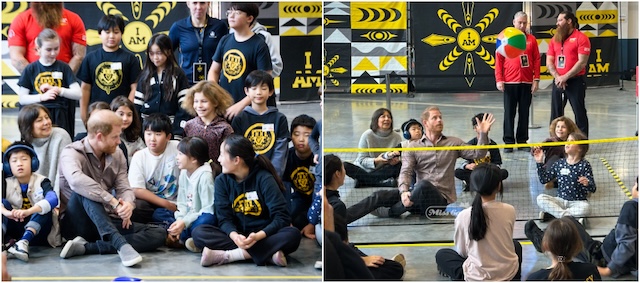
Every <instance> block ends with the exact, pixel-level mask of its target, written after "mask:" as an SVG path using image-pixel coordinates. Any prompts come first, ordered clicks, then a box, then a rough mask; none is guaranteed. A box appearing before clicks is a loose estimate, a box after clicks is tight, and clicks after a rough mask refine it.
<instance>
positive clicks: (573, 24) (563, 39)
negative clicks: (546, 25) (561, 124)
mask: <svg viewBox="0 0 640 283" xmlns="http://www.w3.org/2000/svg"><path fill="white" fill-rule="evenodd" d="M556 25H557V26H558V28H557V29H556V34H555V35H554V36H553V39H552V40H551V42H549V50H548V51H547V68H548V69H549V73H550V74H551V75H552V76H553V81H554V85H553V91H552V92H551V120H552V121H553V119H555V118H557V117H560V116H564V107H565V105H567V100H569V103H571V108H573V113H575V121H576V124H577V125H578V128H579V129H580V130H581V131H582V132H583V133H584V134H585V135H587V136H588V135H589V119H588V118H587V108H586V107H585V103H584V97H585V92H586V89H587V83H586V80H585V79H586V76H585V75H586V69H585V67H586V66H587V61H588V60H589V53H591V42H589V38H588V37H587V36H586V35H584V34H583V33H582V32H580V31H579V30H578V19H577V18H576V16H575V15H574V14H573V13H571V12H568V11H563V12H560V15H558V19H557V22H556Z"/></svg>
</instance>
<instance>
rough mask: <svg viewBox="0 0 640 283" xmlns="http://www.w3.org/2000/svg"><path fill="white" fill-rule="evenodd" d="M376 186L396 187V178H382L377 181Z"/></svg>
mask: <svg viewBox="0 0 640 283" xmlns="http://www.w3.org/2000/svg"><path fill="white" fill-rule="evenodd" d="M377 187H390V188H396V187H398V180H396V178H393V177H392V178H389V179H386V180H382V181H380V182H379V183H378V185H377Z"/></svg>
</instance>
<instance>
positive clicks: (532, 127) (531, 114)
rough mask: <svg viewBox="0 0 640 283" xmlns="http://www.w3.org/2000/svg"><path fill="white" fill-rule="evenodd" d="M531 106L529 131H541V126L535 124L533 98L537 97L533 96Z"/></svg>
mask: <svg viewBox="0 0 640 283" xmlns="http://www.w3.org/2000/svg"><path fill="white" fill-rule="evenodd" d="M531 95H532V96H533V97H531V106H529V129H540V128H542V127H541V126H540V125H535V124H533V98H534V97H536V96H537V95H533V94H531ZM518 118H519V117H518Z"/></svg>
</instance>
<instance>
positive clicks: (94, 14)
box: [2, 1, 322, 107]
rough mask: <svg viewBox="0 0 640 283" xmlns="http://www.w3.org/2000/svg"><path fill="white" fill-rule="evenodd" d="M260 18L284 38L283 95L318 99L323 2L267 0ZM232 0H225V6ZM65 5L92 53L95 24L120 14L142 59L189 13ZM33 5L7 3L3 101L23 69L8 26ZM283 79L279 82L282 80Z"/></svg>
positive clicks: (131, 5)
mask: <svg viewBox="0 0 640 283" xmlns="http://www.w3.org/2000/svg"><path fill="white" fill-rule="evenodd" d="M258 5H259V7H260V15H259V16H258V21H259V22H260V23H261V24H262V25H264V26H265V27H267V30H268V31H269V32H270V33H271V34H272V35H273V36H274V41H275V42H276V43H277V44H280V53H281V56H282V60H283V63H284V68H283V70H282V73H281V75H280V78H277V79H276V86H278V85H279V86H280V100H281V101H294V100H295V101H298V100H302V101H308V100H318V93H317V90H318V88H319V87H320V86H321V76H322V4H321V2H282V3H279V2H262V3H259V4H258ZM228 6H229V3H224V2H223V3H222V4H221V8H222V11H226V8H227V7H228ZM64 7H65V8H66V9H68V10H71V11H73V12H74V13H77V14H78V15H79V16H80V18H82V20H83V21H84V25H85V28H86V30H87V53H88V52H91V51H93V50H95V49H96V48H100V46H101V41H100V38H99V35H98V32H97V30H96V25H97V24H98V21H99V20H100V18H101V17H102V16H103V15H105V14H121V15H122V16H123V19H124V20H125V31H124V33H123V35H122V44H121V47H122V48H124V49H127V50H129V51H131V52H133V53H135V54H136V57H137V58H138V60H139V61H140V64H142V63H143V60H144V58H145V53H144V52H145V51H146V48H147V44H148V42H149V39H150V38H151V36H152V35H153V34H155V33H158V32H162V33H166V34H168V33H169V29H170V27H171V25H172V24H173V23H174V22H175V21H177V20H180V19H183V18H185V17H188V16H189V10H188V8H187V6H186V4H185V3H184V2H177V1H171V2H146V1H133V2H66V3H65V4H64ZM28 8H29V4H28V2H3V3H2V41H3V42H2V44H3V46H4V47H3V48H2V101H3V107H16V103H17V101H18V98H17V96H16V95H15V90H16V89H17V82H18V78H19V76H20V74H19V73H18V72H17V71H16V70H15V69H14V68H13V67H12V66H11V61H10V59H9V49H8V44H7V31H8V29H9V25H10V24H11V21H12V20H13V19H14V18H15V17H16V16H17V15H18V14H19V13H21V12H23V11H25V10H27V9H28ZM278 82H279V83H278Z"/></svg>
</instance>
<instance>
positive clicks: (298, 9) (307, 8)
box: [282, 4, 322, 14]
mask: <svg viewBox="0 0 640 283" xmlns="http://www.w3.org/2000/svg"><path fill="white" fill-rule="evenodd" d="M282 10H283V11H284V12H285V13H287V14H301V13H304V14H308V13H321V12H322V5H313V4H310V5H285V6H284V7H282Z"/></svg>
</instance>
